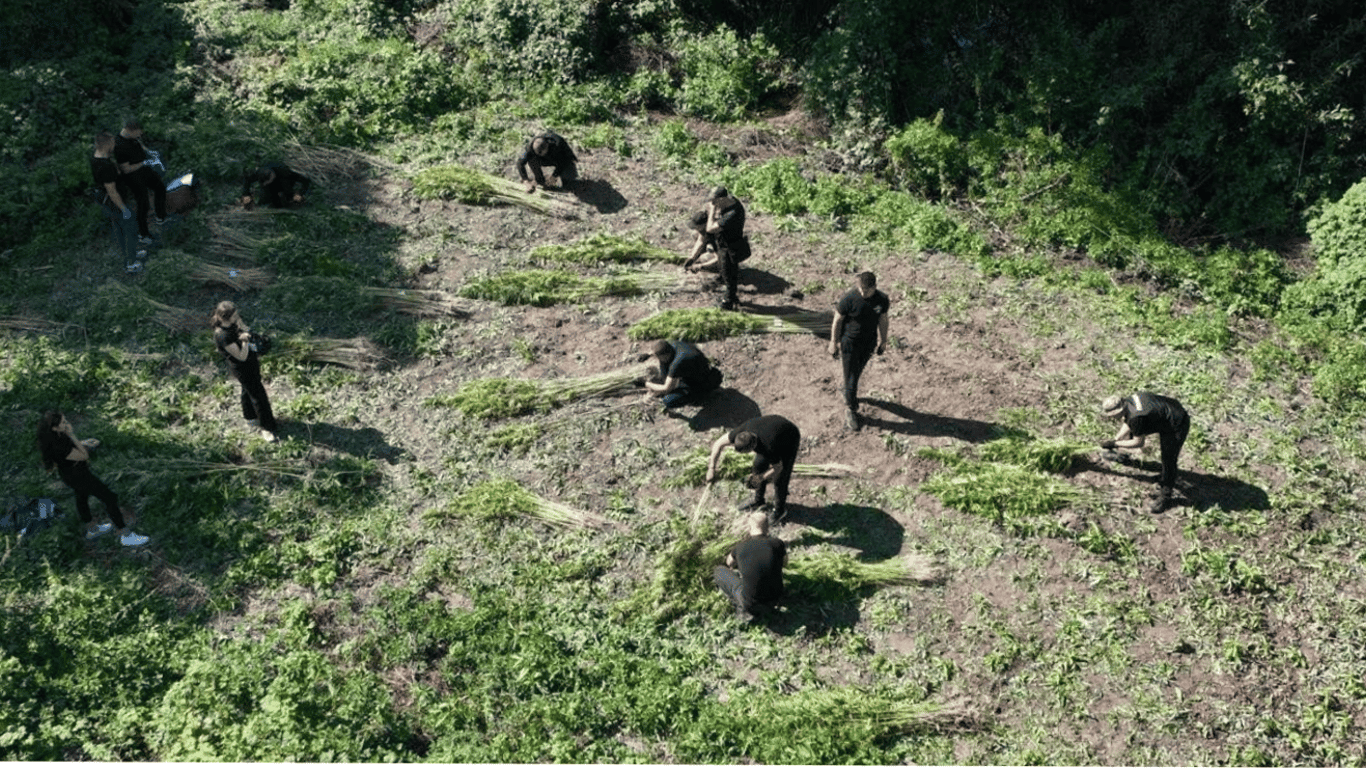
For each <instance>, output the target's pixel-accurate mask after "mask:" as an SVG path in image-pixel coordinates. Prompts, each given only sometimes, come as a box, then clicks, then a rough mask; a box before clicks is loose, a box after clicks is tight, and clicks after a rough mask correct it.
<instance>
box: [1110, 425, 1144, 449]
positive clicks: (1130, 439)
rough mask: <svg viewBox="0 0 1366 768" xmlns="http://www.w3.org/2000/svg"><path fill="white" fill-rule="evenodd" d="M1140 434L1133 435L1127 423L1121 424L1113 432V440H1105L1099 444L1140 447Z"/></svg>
mask: <svg viewBox="0 0 1366 768" xmlns="http://www.w3.org/2000/svg"><path fill="white" fill-rule="evenodd" d="M1144 442H1145V441H1144V439H1143V436H1142V435H1137V436H1135V435H1134V433H1133V432H1132V431H1131V430H1130V429H1129V425H1128V424H1122V425H1120V427H1119V431H1118V432H1116V433H1115V437H1114V439H1113V440H1106V441H1104V442H1103V443H1101V444H1100V447H1101V448H1142V447H1143V444H1144Z"/></svg>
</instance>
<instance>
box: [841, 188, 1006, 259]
mask: <svg viewBox="0 0 1366 768" xmlns="http://www.w3.org/2000/svg"><path fill="white" fill-rule="evenodd" d="M852 229H853V231H854V234H855V235H857V236H858V237H860V238H862V239H864V240H867V241H868V242H873V243H878V244H880V245H884V246H886V247H888V248H894V249H903V250H904V249H913V250H938V251H944V252H947V253H953V254H957V255H960V256H967V257H976V256H982V255H984V254H986V253H987V252H988V250H989V246H988V245H987V242H986V240H985V239H984V238H983V237H982V236H981V235H980V234H978V233H977V232H975V231H973V230H972V229H971V228H970V227H968V226H967V225H966V224H963V223H961V222H960V221H958V219H957V218H956V217H955V216H954V215H953V214H952V213H950V212H949V211H948V210H947V209H945V208H943V207H941V206H938V205H934V204H932V203H927V202H925V201H924V200H921V199H919V198H916V197H913V196H911V195H909V194H906V193H904V192H887V193H884V194H882V195H881V196H879V197H878V199H877V201H876V202H874V203H873V205H872V206H871V207H869V208H868V209H866V210H864V211H863V212H862V213H860V214H858V215H856V216H855V217H854V220H853V225H852Z"/></svg>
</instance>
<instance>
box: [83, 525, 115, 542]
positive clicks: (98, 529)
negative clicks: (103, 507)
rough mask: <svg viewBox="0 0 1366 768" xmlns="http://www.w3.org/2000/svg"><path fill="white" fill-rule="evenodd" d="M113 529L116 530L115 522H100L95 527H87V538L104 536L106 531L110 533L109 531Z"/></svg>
mask: <svg viewBox="0 0 1366 768" xmlns="http://www.w3.org/2000/svg"><path fill="white" fill-rule="evenodd" d="M112 530H114V524H113V523H100V524H99V525H97V526H95V527H94V528H87V529H85V537H86V538H87V539H93V538H96V537H99V536H103V535H105V534H106V533H109V532H110V531H112Z"/></svg>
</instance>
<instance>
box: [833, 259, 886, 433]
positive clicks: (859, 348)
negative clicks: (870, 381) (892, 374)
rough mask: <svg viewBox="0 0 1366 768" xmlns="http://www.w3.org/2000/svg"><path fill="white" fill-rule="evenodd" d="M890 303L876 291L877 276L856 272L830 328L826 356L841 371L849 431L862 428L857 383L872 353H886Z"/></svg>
mask: <svg viewBox="0 0 1366 768" xmlns="http://www.w3.org/2000/svg"><path fill="white" fill-rule="evenodd" d="M890 308H891V300H890V299H888V298H887V294H885V293H883V292H882V291H879V290H878V289H877V276H876V275H874V274H873V273H872V272H860V273H859V276H858V287H856V288H855V289H854V290H852V291H850V292H849V293H847V294H845V295H844V298H843V299H840V303H839V306H838V307H837V308H836V309H835V319H834V321H833V322H831V324H830V354H831V355H833V356H835V357H839V358H840V360H841V362H842V363H843V367H844V404H845V405H846V406H847V407H848V408H849V415H848V424H849V428H850V429H852V430H854V431H858V429H859V428H860V427H861V426H862V424H861V422H860V421H859V415H858V382H859V378H860V377H861V376H862V375H863V369H864V367H866V366H867V365H868V360H869V359H870V358H871V357H872V356H873V353H874V352H877V354H879V355H880V354H882V353H883V352H884V351H886V349H887V311H888V310H889V309H890Z"/></svg>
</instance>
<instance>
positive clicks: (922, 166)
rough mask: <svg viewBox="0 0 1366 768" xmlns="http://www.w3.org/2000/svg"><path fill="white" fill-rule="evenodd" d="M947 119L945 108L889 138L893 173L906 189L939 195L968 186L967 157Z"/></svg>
mask: <svg viewBox="0 0 1366 768" xmlns="http://www.w3.org/2000/svg"><path fill="white" fill-rule="evenodd" d="M943 122H944V113H943V111H942V110H941V111H940V112H939V113H938V114H936V115H935V116H934V119H933V120H925V119H919V120H916V121H914V122H912V123H911V124H910V125H907V126H906V127H905V128H903V129H901V132H900V133H898V134H896V135H895V136H892V137H891V138H889V139H887V143H886V145H885V146H886V151H887V156H888V157H889V158H890V159H891V169H890V173H891V175H892V178H893V179H894V180H895V182H896V183H897V184H898V185H899V186H900V187H901V188H902V189H906V190H909V191H912V192H915V193H917V194H919V195H923V196H925V197H929V198H939V197H950V196H954V195H957V194H959V193H960V192H961V191H963V190H964V189H965V188H966V185H967V157H966V155H965V153H964V151H963V148H962V145H961V143H960V142H959V141H958V139H957V138H955V137H954V136H953V135H951V134H950V133H949V132H948V131H945V130H944V128H943Z"/></svg>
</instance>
